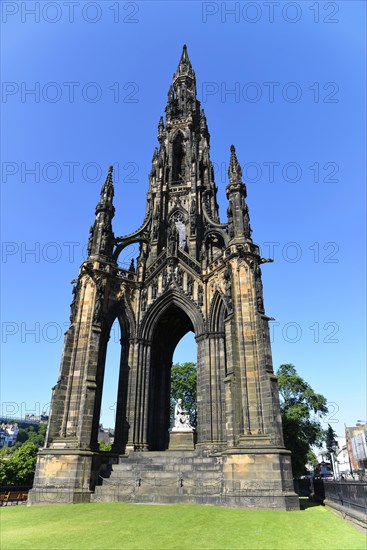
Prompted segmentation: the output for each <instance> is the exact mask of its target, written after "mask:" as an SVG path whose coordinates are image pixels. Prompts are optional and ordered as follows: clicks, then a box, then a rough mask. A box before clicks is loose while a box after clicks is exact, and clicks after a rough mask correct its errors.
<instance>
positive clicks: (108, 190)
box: [100, 164, 115, 203]
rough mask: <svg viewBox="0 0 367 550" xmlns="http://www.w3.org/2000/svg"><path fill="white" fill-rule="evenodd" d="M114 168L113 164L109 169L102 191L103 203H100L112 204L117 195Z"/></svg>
mask: <svg viewBox="0 0 367 550" xmlns="http://www.w3.org/2000/svg"><path fill="white" fill-rule="evenodd" d="M112 174H113V166H112V164H111V165H110V166H109V167H108V174H107V177H106V181H105V182H104V184H103V186H102V189H101V201H100V202H110V203H112V199H113V196H114V194H115V191H114V188H113V179H112Z"/></svg>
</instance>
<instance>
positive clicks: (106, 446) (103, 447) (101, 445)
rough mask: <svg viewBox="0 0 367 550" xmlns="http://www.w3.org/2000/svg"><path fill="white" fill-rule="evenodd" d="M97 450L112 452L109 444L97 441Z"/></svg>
mask: <svg viewBox="0 0 367 550" xmlns="http://www.w3.org/2000/svg"><path fill="white" fill-rule="evenodd" d="M98 444H99V450H100V451H111V450H112V444H111V443H105V442H104V441H99V443H98Z"/></svg>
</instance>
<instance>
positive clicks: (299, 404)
mask: <svg viewBox="0 0 367 550" xmlns="http://www.w3.org/2000/svg"><path fill="white" fill-rule="evenodd" d="M276 374H277V376H278V384H279V392H280V402H281V404H280V405H281V413H282V421H283V433H284V443H285V446H286V448H287V449H289V450H290V451H292V467H293V475H294V476H295V477H299V476H301V475H303V474H304V473H306V464H307V462H308V461H309V459H310V457H312V455H311V453H312V450H311V447H313V446H316V447H321V446H322V444H323V442H324V440H325V430H323V429H322V427H321V424H320V419H321V418H322V417H323V416H324V415H325V414H326V413H327V412H328V408H327V406H326V398H325V397H324V396H323V395H321V394H319V393H315V391H314V390H313V389H312V388H311V386H310V385H309V384H308V383H307V382H305V380H303V378H301V377H300V376H299V375H298V374H297V371H296V368H295V367H294V365H290V364H286V365H280V367H279V369H278V371H277V373H276Z"/></svg>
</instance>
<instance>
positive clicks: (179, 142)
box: [171, 132, 186, 185]
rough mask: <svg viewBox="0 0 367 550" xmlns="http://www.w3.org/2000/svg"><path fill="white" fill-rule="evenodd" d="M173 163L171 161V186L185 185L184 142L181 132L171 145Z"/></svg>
mask: <svg viewBox="0 0 367 550" xmlns="http://www.w3.org/2000/svg"><path fill="white" fill-rule="evenodd" d="M172 151H173V161H172V182H171V183H172V185H180V184H182V183H185V164H186V155H185V140H184V136H183V135H182V134H181V132H180V133H179V134H178V136H177V137H176V139H175V141H174V143H173V148H172Z"/></svg>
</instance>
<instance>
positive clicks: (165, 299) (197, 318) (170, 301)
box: [138, 289, 205, 342]
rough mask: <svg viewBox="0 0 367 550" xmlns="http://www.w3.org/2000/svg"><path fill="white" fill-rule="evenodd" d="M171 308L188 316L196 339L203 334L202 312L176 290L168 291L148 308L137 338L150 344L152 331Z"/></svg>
mask: <svg viewBox="0 0 367 550" xmlns="http://www.w3.org/2000/svg"><path fill="white" fill-rule="evenodd" d="M171 306H176V307H177V308H178V309H181V310H182V311H183V312H184V313H185V314H186V315H187V316H188V318H189V319H190V321H191V323H192V326H193V329H194V333H195V336H196V337H198V336H200V335H202V334H203V333H204V331H205V321H204V318H203V315H202V312H201V311H200V309H199V308H198V306H197V305H196V303H195V302H194V301H193V300H191V299H190V298H189V297H188V296H187V295H185V294H184V293H183V292H182V291H180V290H177V289H169V290H168V291H166V292H165V293H164V294H163V295H162V296H160V297H159V298H158V299H157V300H156V301H155V302H154V303H153V304H152V305H151V306H150V307H149V308H148V310H147V312H146V314H145V316H144V318H143V320H142V322H141V324H140V327H139V329H138V336H139V337H140V338H143V339H144V340H145V341H148V342H150V341H151V340H152V338H153V334H154V329H155V326H156V325H157V323H158V321H159V319H160V317H161V316H162V315H163V314H164V312H165V311H167V310H168V309H169V308H170V307H171Z"/></svg>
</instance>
